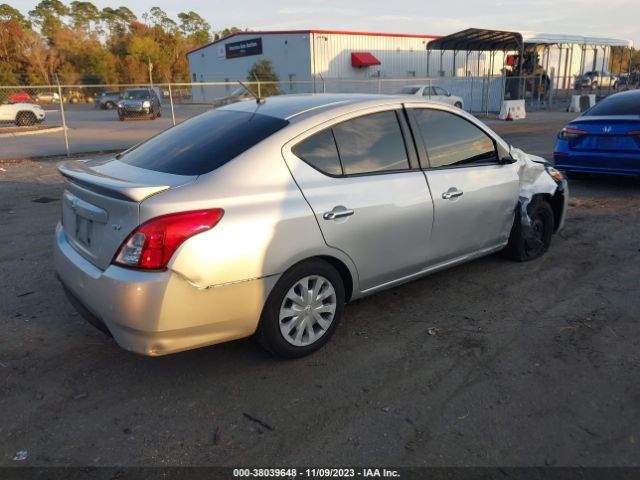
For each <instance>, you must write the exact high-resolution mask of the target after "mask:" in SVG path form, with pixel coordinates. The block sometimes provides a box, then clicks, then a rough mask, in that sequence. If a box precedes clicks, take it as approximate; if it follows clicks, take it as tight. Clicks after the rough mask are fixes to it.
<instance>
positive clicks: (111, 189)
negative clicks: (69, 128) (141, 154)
mask: <svg viewBox="0 0 640 480" xmlns="http://www.w3.org/2000/svg"><path fill="white" fill-rule="evenodd" d="M58 171H59V172H60V174H61V175H62V176H63V177H65V178H67V179H69V180H70V181H72V182H73V183H75V184H77V185H79V186H81V187H86V188H89V189H91V190H93V191H95V192H98V193H101V194H103V195H106V196H108V197H112V198H118V199H120V200H133V201H134V202H141V201H143V200H144V199H145V198H148V197H150V196H151V195H155V194H156V193H160V192H163V191H165V190H169V189H170V188H171V187H170V186H169V185H147V184H143V183H132V182H127V181H124V180H120V179H117V178H114V177H110V176H108V175H103V174H101V173H99V172H96V171H95V170H93V169H90V168H88V167H87V166H86V165H84V163H83V162H78V161H74V160H71V161H66V162H62V163H60V164H59V165H58Z"/></svg>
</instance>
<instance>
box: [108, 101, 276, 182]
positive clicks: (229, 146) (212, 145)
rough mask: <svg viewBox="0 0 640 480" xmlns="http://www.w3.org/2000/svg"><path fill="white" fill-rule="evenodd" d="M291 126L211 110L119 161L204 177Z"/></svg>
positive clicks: (262, 117) (256, 116) (257, 116)
mask: <svg viewBox="0 0 640 480" xmlns="http://www.w3.org/2000/svg"><path fill="white" fill-rule="evenodd" d="M288 123H289V122H287V121H286V120H282V119H280V118H275V117H270V116H267V115H260V114H257V113H247V112H234V111H228V110H210V111H208V112H206V113H203V114H201V115H198V116H197V117H194V118H192V119H190V120H187V121H185V122H183V123H180V124H178V125H176V126H175V127H173V128H170V129H169V130H166V131H164V132H162V133H161V134H159V135H157V136H155V137H153V138H151V139H149V140H147V141H146V142H144V143H141V144H140V145H138V146H137V147H134V148H132V149H131V150H128V151H126V152H124V153H122V154H121V155H120V156H119V157H118V160H120V161H121V162H124V163H127V164H129V165H133V166H135V167H140V168H146V169H147V170H154V171H156V172H163V173H172V174H175V175H202V174H205V173H208V172H211V171H213V170H215V169H216V168H218V167H220V166H221V165H224V164H225V163H227V162H228V161H229V160H231V159H233V158H235V157H237V156H238V155H240V154H241V153H242V152H244V151H246V150H248V149H249V148H251V147H253V146H254V145H256V144H257V143H258V142H260V141H262V140H264V139H265V138H267V137H268V136H269V135H272V134H273V133H275V132H277V131H278V130H280V129H282V128H283V127H285V126H286V125H288Z"/></svg>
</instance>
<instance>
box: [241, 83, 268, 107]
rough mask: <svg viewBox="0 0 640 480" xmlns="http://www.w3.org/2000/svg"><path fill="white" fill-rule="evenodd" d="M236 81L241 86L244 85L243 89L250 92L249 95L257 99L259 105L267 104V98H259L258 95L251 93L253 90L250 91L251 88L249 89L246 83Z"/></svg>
mask: <svg viewBox="0 0 640 480" xmlns="http://www.w3.org/2000/svg"><path fill="white" fill-rule="evenodd" d="M236 81H237V82H238V83H239V84H240V85H242V87H243V88H244V89H245V90H246V91H247V92H249V94H250V95H251V96H252V97H253V98H255V99H256V103H257V104H258V105H261V104H263V103H264V102H266V99H265V98H263V97H259V96H258V95H256V94H255V93H253V92H252V91H251V89H250V88H249V87H247V86H246V85H245V84H244V83H242V82H241V81H240V80H236Z"/></svg>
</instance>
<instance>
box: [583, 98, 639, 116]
mask: <svg viewBox="0 0 640 480" xmlns="http://www.w3.org/2000/svg"><path fill="white" fill-rule="evenodd" d="M585 115H586V116H589V117H599V116H605V117H608V116H612V115H640V94H638V93H636V92H633V93H630V94H627V93H622V94H618V95H611V96H610V97H607V98H605V99H604V100H601V101H600V102H598V103H596V105H595V107H593V108H591V109H590V110H588V111H587V112H585Z"/></svg>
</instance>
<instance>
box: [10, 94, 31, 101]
mask: <svg viewBox="0 0 640 480" xmlns="http://www.w3.org/2000/svg"><path fill="white" fill-rule="evenodd" d="M9 101H10V102H13V103H31V102H33V97H32V96H31V95H29V94H28V93H27V92H20V93H14V94H13V95H10V96H9Z"/></svg>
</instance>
